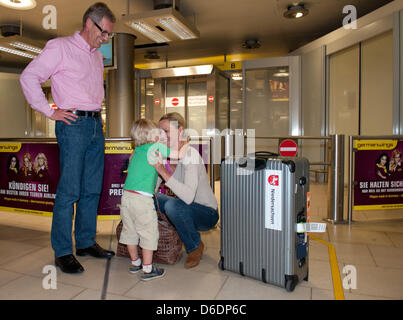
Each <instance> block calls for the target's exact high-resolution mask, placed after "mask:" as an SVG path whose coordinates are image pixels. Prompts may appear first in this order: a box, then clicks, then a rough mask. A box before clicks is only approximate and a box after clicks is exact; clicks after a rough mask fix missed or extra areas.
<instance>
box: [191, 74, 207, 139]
mask: <svg viewBox="0 0 403 320" xmlns="http://www.w3.org/2000/svg"><path fill="white" fill-rule="evenodd" d="M187 106H188V119H187V120H188V121H187V122H188V127H189V128H190V129H193V130H195V131H197V133H198V135H202V130H203V129H207V81H206V78H194V79H190V78H188V79H187Z"/></svg>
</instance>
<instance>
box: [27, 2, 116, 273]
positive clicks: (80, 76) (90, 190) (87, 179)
mask: <svg viewBox="0 0 403 320" xmlns="http://www.w3.org/2000/svg"><path fill="white" fill-rule="evenodd" d="M115 20H116V19H115V16H114V15H113V13H112V12H111V11H110V9H109V8H108V7H107V5H106V4H104V3H101V2H98V3H95V4H94V5H92V6H91V7H90V8H88V9H87V11H86V12H85V14H84V16H83V28H82V30H81V31H76V32H75V33H74V35H73V36H70V37H63V38H56V39H52V40H50V41H48V43H47V44H46V46H45V48H44V49H43V51H42V53H41V54H40V55H38V57H36V58H35V59H34V60H33V61H32V62H31V63H30V64H29V65H28V66H27V67H26V68H25V70H24V71H23V72H22V74H21V77H20V83H21V87H22V90H23V92H24V95H25V97H26V99H27V101H28V103H29V104H30V105H31V107H32V108H33V109H35V110H38V111H39V112H41V113H43V114H44V115H45V116H46V117H48V118H50V119H52V120H55V121H56V129H55V131H56V137H57V142H58V146H59V150H60V173H61V175H60V180H59V184H58V187H57V192H56V199H55V205H54V208H53V220H52V231H51V241H52V248H53V249H54V251H55V264H56V265H57V266H59V267H60V268H61V270H62V271H63V272H67V273H77V272H83V271H84V268H83V267H82V265H81V264H80V263H79V262H78V261H77V259H76V258H75V256H74V255H73V244H72V237H71V232H72V227H73V223H72V217H73V214H74V204H75V203H76V204H77V208H76V216H75V230H74V237H75V247H76V254H77V255H80V256H83V255H87V254H89V255H91V256H94V257H97V258H110V257H112V256H113V255H114V252H112V251H107V250H105V249H103V248H101V247H100V246H99V245H98V244H97V243H96V242H95V235H96V225H97V209H98V202H99V197H100V194H101V189H102V179H103V169H104V135H103V131H102V123H101V113H100V111H101V104H102V101H103V99H104V81H103V61H102V55H101V53H100V52H99V50H97V48H99V47H100V46H101V44H102V42H104V41H107V40H108V39H109V38H110V37H111V36H113V34H112V29H113V26H114V23H115ZM49 78H50V79H51V87H52V96H53V99H54V101H55V104H56V106H57V109H56V110H53V109H52V108H51V107H50V106H49V103H48V101H47V99H46V98H45V95H44V94H43V91H42V88H41V83H42V82H45V81H46V80H48V79H49Z"/></svg>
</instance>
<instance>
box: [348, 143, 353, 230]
mask: <svg viewBox="0 0 403 320" xmlns="http://www.w3.org/2000/svg"><path fill="white" fill-rule="evenodd" d="M353 148H354V139H353V136H349V137H348V162H349V164H348V223H349V224H351V222H352V221H353V189H354V187H353V173H354V170H353V166H354V164H353V158H354V157H353V152H354V151H353Z"/></svg>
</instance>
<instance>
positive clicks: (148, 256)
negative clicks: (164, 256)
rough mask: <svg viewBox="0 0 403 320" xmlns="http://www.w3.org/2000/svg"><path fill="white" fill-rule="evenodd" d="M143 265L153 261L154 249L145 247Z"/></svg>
mask: <svg viewBox="0 0 403 320" xmlns="http://www.w3.org/2000/svg"><path fill="white" fill-rule="evenodd" d="M142 253H143V265H149V264H152V263H153V253H154V251H153V250H147V249H143V251H142Z"/></svg>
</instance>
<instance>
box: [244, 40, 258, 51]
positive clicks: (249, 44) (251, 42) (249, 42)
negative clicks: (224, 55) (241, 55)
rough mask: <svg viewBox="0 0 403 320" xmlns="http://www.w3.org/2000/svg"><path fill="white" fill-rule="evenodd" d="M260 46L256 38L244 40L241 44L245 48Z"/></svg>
mask: <svg viewBox="0 0 403 320" xmlns="http://www.w3.org/2000/svg"><path fill="white" fill-rule="evenodd" d="M260 46H261V44H260V41H259V40H256V39H249V40H246V41H245V42H244V43H243V44H242V48H245V49H257V48H260Z"/></svg>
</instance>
